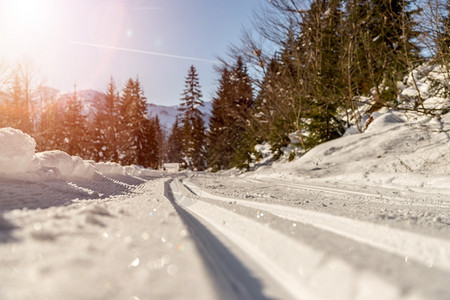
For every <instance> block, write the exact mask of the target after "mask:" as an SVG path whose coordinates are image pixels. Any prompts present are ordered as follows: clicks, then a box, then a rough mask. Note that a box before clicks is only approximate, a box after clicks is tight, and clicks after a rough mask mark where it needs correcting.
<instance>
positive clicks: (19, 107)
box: [6, 69, 32, 134]
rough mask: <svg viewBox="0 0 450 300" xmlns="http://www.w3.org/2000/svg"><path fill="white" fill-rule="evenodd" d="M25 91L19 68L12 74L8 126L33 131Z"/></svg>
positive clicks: (28, 131)
mask: <svg viewBox="0 0 450 300" xmlns="http://www.w3.org/2000/svg"><path fill="white" fill-rule="evenodd" d="M25 96H26V95H25V91H24V87H23V84H22V80H21V77H20V73H19V70H18V69H16V70H15V71H14V72H13V74H12V82H11V88H10V94H9V98H10V101H9V109H8V110H7V113H8V115H7V117H6V119H7V124H8V126H11V127H14V128H16V129H20V130H22V131H23V132H25V133H28V134H31V133H32V124H31V116H30V110H29V103H27V101H26V97H25Z"/></svg>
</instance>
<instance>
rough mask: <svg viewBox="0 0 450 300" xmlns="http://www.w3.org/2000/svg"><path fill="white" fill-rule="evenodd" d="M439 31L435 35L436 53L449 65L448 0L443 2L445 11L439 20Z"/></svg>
mask: <svg viewBox="0 0 450 300" xmlns="http://www.w3.org/2000/svg"><path fill="white" fill-rule="evenodd" d="M440 25H441V26H440V31H439V33H438V36H437V45H438V55H439V56H440V57H441V58H442V62H443V63H444V64H446V65H447V67H450V2H449V1H447V3H446V4H445V12H444V13H443V16H442V18H441V20H440Z"/></svg>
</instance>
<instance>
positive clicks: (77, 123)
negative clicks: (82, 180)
mask: <svg viewBox="0 0 450 300" xmlns="http://www.w3.org/2000/svg"><path fill="white" fill-rule="evenodd" d="M62 139H63V144H62V147H61V148H62V149H61V150H63V151H64V152H67V153H68V154H69V155H76V156H80V157H82V158H87V157H86V153H87V151H86V148H87V147H88V141H87V118H86V116H85V115H83V106H82V104H81V102H80V100H79V99H78V97H77V91H76V88H75V90H74V93H73V96H72V97H71V98H70V99H69V100H68V101H67V103H66V104H65V105H64V114H63V124H62Z"/></svg>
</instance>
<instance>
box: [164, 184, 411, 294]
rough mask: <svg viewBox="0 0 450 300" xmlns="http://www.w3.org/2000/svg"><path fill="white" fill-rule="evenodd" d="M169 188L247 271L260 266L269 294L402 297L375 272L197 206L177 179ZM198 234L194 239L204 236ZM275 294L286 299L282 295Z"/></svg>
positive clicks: (206, 206)
mask: <svg viewBox="0 0 450 300" xmlns="http://www.w3.org/2000/svg"><path fill="white" fill-rule="evenodd" d="M168 187H169V189H170V191H168V194H170V196H171V197H172V198H174V199H175V202H176V203H177V204H178V205H179V206H180V207H181V208H182V209H183V211H184V213H188V214H190V215H192V216H194V217H195V218H197V219H200V220H203V221H204V222H206V223H207V224H209V225H210V226H212V227H213V228H214V229H215V230H216V231H217V232H218V233H220V235H221V236H223V237H225V238H226V239H228V240H229V241H231V243H232V246H230V245H227V246H228V247H230V248H229V249H230V250H231V251H233V252H234V253H235V255H236V257H237V258H238V259H240V261H242V263H243V264H245V265H247V267H248V266H249V264H250V262H249V261H252V262H253V265H255V264H256V265H257V266H258V268H256V270H255V269H254V268H253V269H252V268H251V267H250V269H252V271H253V272H255V273H254V276H257V277H259V278H261V279H262V281H263V283H264V286H265V289H267V290H269V292H270V291H272V294H273V291H276V290H278V289H279V288H280V287H281V288H283V290H284V291H285V292H286V293H288V294H289V295H290V297H289V299H291V298H292V299H313V300H314V299H352V300H363V299H364V300H367V299H380V298H382V299H399V298H400V295H401V291H400V290H399V289H398V288H396V287H395V286H393V285H392V284H391V283H390V282H388V281H386V280H384V279H382V278H378V277H377V276H375V275H374V274H372V273H370V272H367V271H362V270H357V269H355V268H354V267H352V266H350V265H349V264H347V263H346V262H344V261H343V260H341V259H338V258H335V257H331V256H329V255H327V254H325V253H324V252H322V251H320V250H318V249H315V248H312V247H311V246H309V245H308V244H305V243H301V242H299V241H296V240H292V239H290V238H289V237H287V236H285V235H284V234H282V233H280V232H277V231H275V230H272V229H270V228H268V227H266V226H264V225H263V224H261V223H258V222H256V221H254V220H251V219H248V218H246V217H243V216H240V215H238V214H236V213H233V212H231V211H229V210H227V209H224V208H221V207H218V206H216V205H213V204H210V203H207V202H204V201H197V200H198V199H195V197H192V194H191V193H190V192H189V191H188V190H187V189H186V188H185V187H184V186H182V185H181V184H180V185H179V182H178V181H176V180H175V181H172V182H171V183H170V184H168ZM170 196H169V197H170ZM193 229H194V235H202V233H201V232H198V231H195V228H193ZM275 245H276V246H275ZM203 251H205V252H206V253H204V256H208V257H209V256H217V255H214V253H210V252H214V251H217V249H214V248H209V249H203ZM239 253H241V255H240V254H239ZM242 253H244V255H242ZM216 265H217V266H216V268H222V267H223V266H222V259H221V258H219V260H218V261H217V262H216ZM250 265H251V264H250ZM230 268H231V270H230ZM226 269H228V271H227V270H225V271H226V273H232V274H235V273H236V272H235V271H234V270H233V267H232V266H227V268H226ZM235 276H237V277H236V278H235V280H240V275H239V274H236V275H235ZM219 284H220V283H219ZM373 288H376V289H377V293H376V294H374V293H373ZM266 292H267V291H266ZM250 293H251V291H250ZM275 295H278V297H279V296H280V294H279V293H278V292H276V293H275ZM229 296H230V295H228V297H229ZM267 296H269V297H270V295H267ZM409 296H411V298H409V297H408V298H405V299H414V297H413V296H414V294H410V295H409ZM224 298H226V299H229V298H227V297H224ZM270 298H271V297H270ZM281 298H282V299H283V297H281ZM237 299H240V298H239V297H238V298H237Z"/></svg>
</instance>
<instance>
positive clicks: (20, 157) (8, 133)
mask: <svg viewBox="0 0 450 300" xmlns="http://www.w3.org/2000/svg"><path fill="white" fill-rule="evenodd" d="M35 149H36V142H35V140H34V139H33V138H31V137H30V136H29V135H27V134H25V133H23V132H22V131H20V130H18V129H14V128H10V127H7V128H0V174H1V173H3V174H17V173H23V172H27V171H28V170H29V169H30V166H31V162H32V161H33V156H34V152H35Z"/></svg>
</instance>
